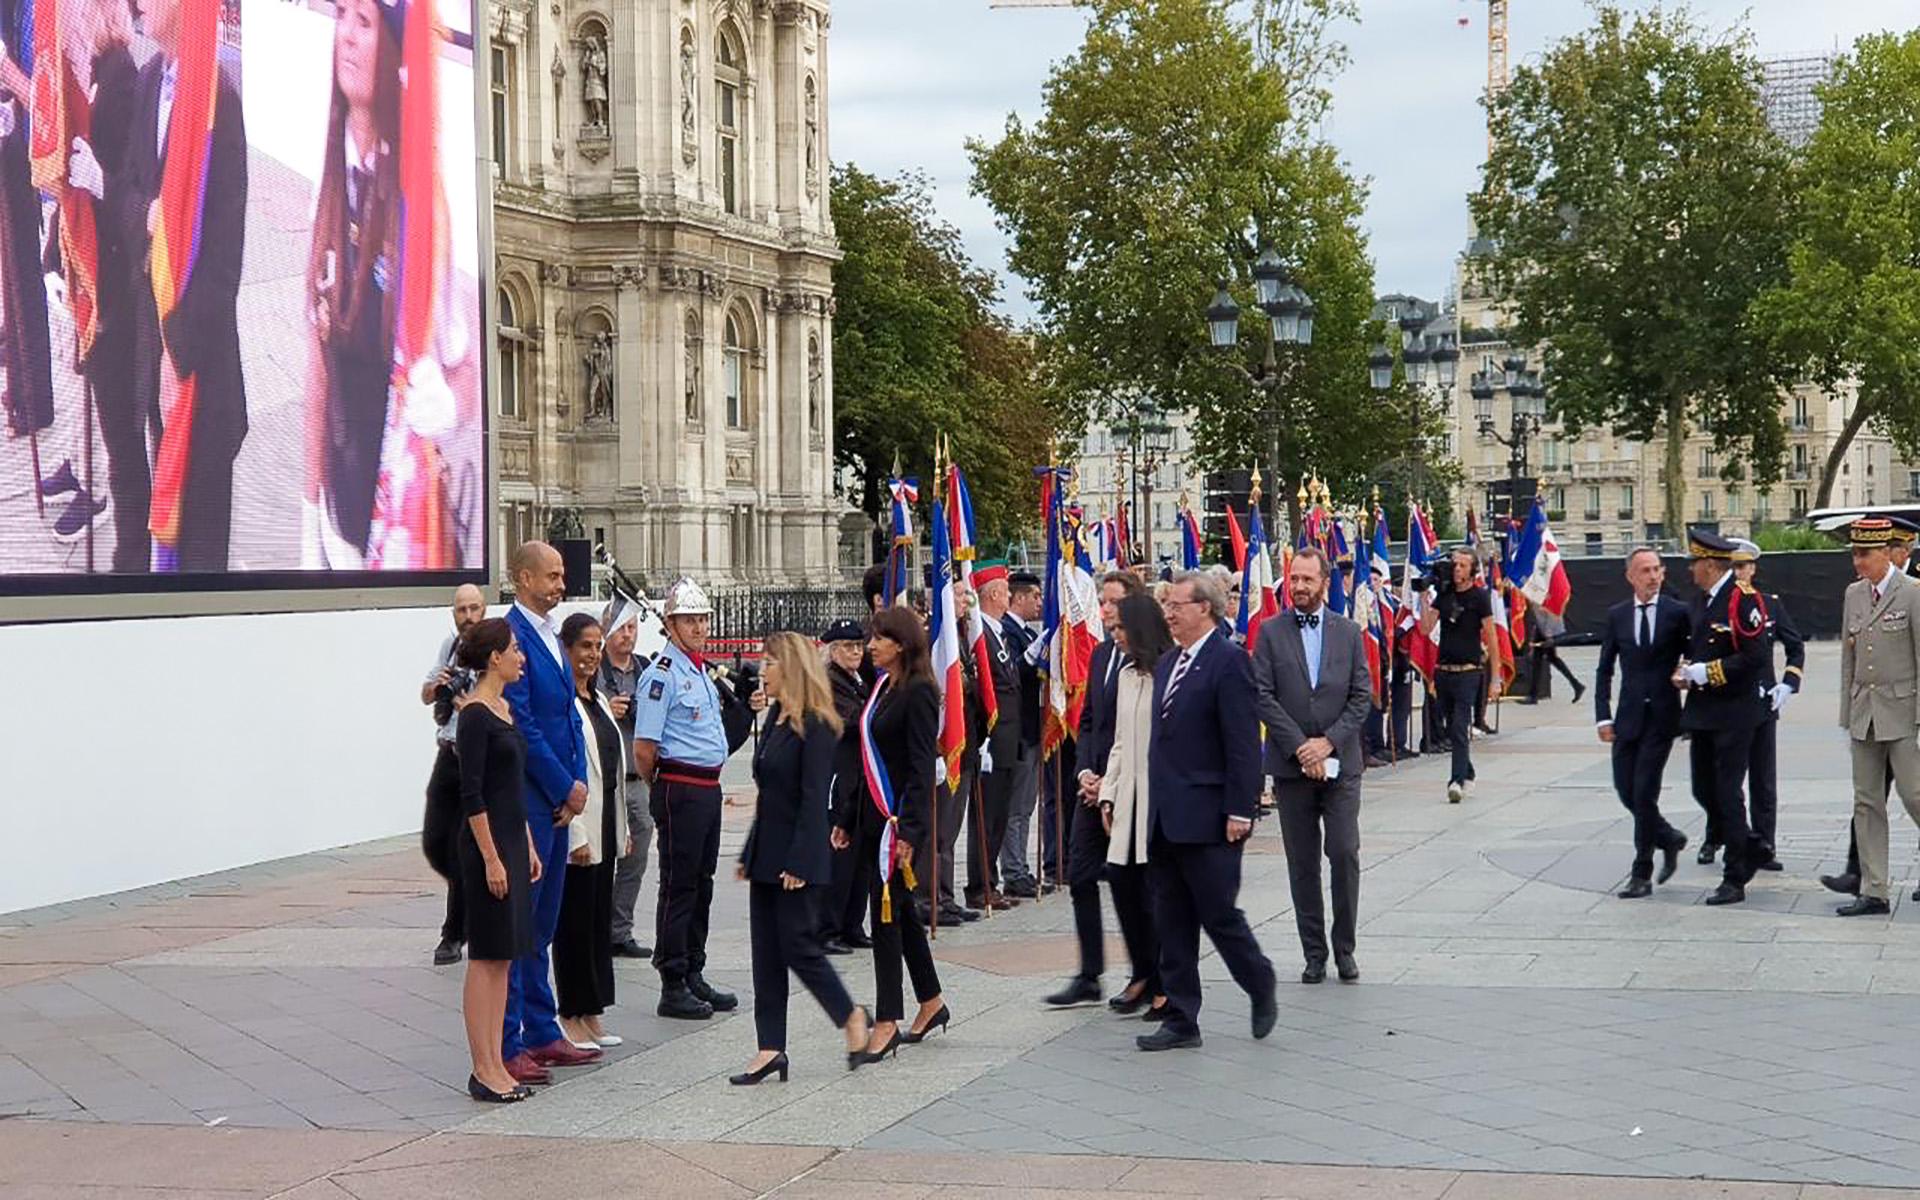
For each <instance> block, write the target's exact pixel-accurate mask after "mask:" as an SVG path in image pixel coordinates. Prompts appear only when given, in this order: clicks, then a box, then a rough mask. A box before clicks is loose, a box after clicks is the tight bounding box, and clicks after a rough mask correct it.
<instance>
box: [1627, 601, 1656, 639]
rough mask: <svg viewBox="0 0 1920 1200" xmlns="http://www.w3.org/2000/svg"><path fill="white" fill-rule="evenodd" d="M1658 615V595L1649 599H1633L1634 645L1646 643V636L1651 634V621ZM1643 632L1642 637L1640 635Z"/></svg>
mask: <svg viewBox="0 0 1920 1200" xmlns="http://www.w3.org/2000/svg"><path fill="white" fill-rule="evenodd" d="M1659 615H1660V597H1659V596H1658V595H1656V596H1654V598H1653V599H1651V600H1635V601H1634V602H1633V644H1634V645H1636V646H1644V645H1646V644H1647V642H1646V638H1649V637H1652V636H1653V623H1654V620H1655V619H1656V618H1658V617H1659ZM1643 633H1644V635H1645V636H1644V637H1643V636H1642V634H1643Z"/></svg>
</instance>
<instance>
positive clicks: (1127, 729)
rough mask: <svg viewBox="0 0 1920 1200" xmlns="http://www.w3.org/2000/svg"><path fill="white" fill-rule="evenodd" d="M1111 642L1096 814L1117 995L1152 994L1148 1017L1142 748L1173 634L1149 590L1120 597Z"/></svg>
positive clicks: (1152, 968) (1152, 971)
mask: <svg viewBox="0 0 1920 1200" xmlns="http://www.w3.org/2000/svg"><path fill="white" fill-rule="evenodd" d="M1113 640H1114V646H1115V647H1116V648H1117V649H1118V650H1119V651H1120V653H1121V654H1123V655H1125V656H1126V660H1125V661H1126V665H1125V666H1123V667H1121V669H1120V676H1119V678H1118V679H1117V680H1116V681H1115V683H1114V712H1113V749H1112V750H1110V751H1109V752H1108V754H1107V770H1106V774H1104V775H1102V776H1101V777H1100V817H1101V820H1102V821H1103V822H1104V823H1105V825H1106V827H1107V837H1108V842H1107V886H1108V887H1109V888H1111V889H1113V907H1114V911H1115V912H1116V913H1117V914H1118V915H1119V918H1120V936H1121V937H1122V938H1123V939H1125V941H1126V943H1127V958H1128V959H1129V960H1130V961H1131V962H1132V963H1133V979H1132V980H1131V981H1130V982H1129V983H1128V985H1127V990H1126V992H1123V993H1122V994H1123V995H1151V996H1152V997H1153V1005H1152V1007H1150V1008H1149V1009H1147V1011H1146V1013H1145V1019H1146V1020H1148V1021H1160V1020H1164V1019H1165V1017H1166V1015H1167V1007H1166V1006H1167V997H1166V994H1165V992H1164V991H1163V989H1162V988H1161V986H1160V939H1159V937H1158V936H1157V934H1156V933H1155V931H1154V924H1153V904H1152V896H1151V893H1150V892H1149V891H1148V887H1147V831H1148V829H1149V828H1150V826H1149V825H1148V823H1147V816H1148V812H1147V801H1148V797H1147V750H1148V747H1149V746H1150V745H1151V744H1152V742H1153V670H1154V668H1155V667H1156V666H1158V665H1159V662H1160V656H1161V655H1163V654H1165V653H1167V652H1168V651H1169V650H1171V649H1172V648H1173V634H1172V633H1171V632H1170V631H1169V630H1168V629H1167V618H1166V616H1165V615H1164V614H1163V613H1161V611H1160V605H1159V604H1158V603H1157V602H1156V601H1155V600H1154V599H1153V598H1152V597H1150V596H1146V595H1134V596H1127V597H1125V598H1124V599H1122V600H1121V601H1120V624H1119V625H1118V627H1116V628H1115V629H1114V631H1113Z"/></svg>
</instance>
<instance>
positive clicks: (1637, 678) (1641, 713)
mask: <svg viewBox="0 0 1920 1200" xmlns="http://www.w3.org/2000/svg"><path fill="white" fill-rule="evenodd" d="M1666 577H1667V569H1666V567H1665V566H1664V565H1663V564H1662V563H1661V561H1660V556H1659V555H1658V554H1656V553H1654V551H1653V550H1652V549H1651V548H1650V547H1646V546H1642V547H1640V548H1639V549H1637V550H1635V551H1634V552H1633V553H1631V554H1629V555H1627V583H1628V584H1629V585H1630V586H1631V587H1632V588H1633V596H1632V598H1631V599H1627V600H1622V601H1620V603H1618V604H1616V605H1614V606H1613V607H1612V608H1610V609H1608V610H1607V629H1606V633H1605V634H1604V635H1603V636H1602V639H1601V642H1600V671H1599V674H1598V676H1597V677H1596V678H1595V680H1594V688H1593V709H1594V720H1595V721H1596V722H1597V728H1598V729H1599V731H1600V740H1601V741H1603V742H1606V743H1607V744H1609V745H1610V746H1612V747H1613V789H1614V791H1616V792H1618V793H1619V794H1620V803H1621V804H1623V805H1625V806H1626V809H1627V811H1628V812H1630V813H1632V814H1633V871H1632V875H1631V877H1630V878H1629V879H1628V880H1627V886H1626V887H1625V888H1623V889H1622V890H1621V892H1620V898H1621V899H1622V900H1638V899H1640V898H1641V897H1643V896H1649V895H1652V894H1653V852H1654V851H1655V850H1659V851H1660V852H1661V854H1662V855H1663V856H1664V861H1662V862H1661V864H1660V882H1661V883H1665V882H1666V881H1667V880H1669V879H1671V878H1673V872H1674V869H1675V867H1676V865H1677V864H1678V862H1679V859H1680V852H1681V851H1682V850H1684V849H1686V847H1687V835H1686V834H1684V833H1681V832H1680V831H1679V830H1678V829H1675V828H1674V827H1673V826H1672V825H1671V824H1669V823H1668V822H1667V819H1666V818H1665V817H1663V816H1661V815H1660V779H1661V776H1662V775H1664V774H1665V772H1666V769H1667V756H1668V755H1669V754H1670V753H1672V751H1673V739H1674V738H1676V737H1678V736H1679V735H1680V694H1679V693H1678V692H1677V691H1675V690H1674V687H1673V670H1674V668H1675V667H1676V666H1678V665H1679V663H1680V656H1681V655H1683V654H1685V653H1686V651H1687V638H1688V635H1689V631H1690V629H1691V628H1692V621H1691V619H1690V617H1689V616H1688V613H1687V606H1686V605H1684V604H1682V603H1680V601H1678V600H1676V599H1674V598H1673V597H1672V596H1669V595H1667V594H1666V593H1665V592H1664V591H1662V590H1661V586H1660V585H1661V584H1662V583H1664V582H1665V581H1666ZM1616 663H1618V664H1619V666H1620V704H1619V706H1618V707H1615V706H1614V705H1613V669H1614V665H1615V664H1616Z"/></svg>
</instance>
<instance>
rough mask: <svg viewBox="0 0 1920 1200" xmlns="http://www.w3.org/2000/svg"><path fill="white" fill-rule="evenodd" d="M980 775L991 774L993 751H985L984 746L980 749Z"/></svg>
mask: <svg viewBox="0 0 1920 1200" xmlns="http://www.w3.org/2000/svg"><path fill="white" fill-rule="evenodd" d="M980 773H981V774H982V775H991V774H993V751H991V750H989V749H987V748H986V747H985V746H982V747H980Z"/></svg>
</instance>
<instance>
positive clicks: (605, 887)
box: [553, 613, 629, 1050]
mask: <svg viewBox="0 0 1920 1200" xmlns="http://www.w3.org/2000/svg"><path fill="white" fill-rule="evenodd" d="M604 641H605V639H604V638H603V637H602V635H601V632H600V622H598V621H596V620H594V619H593V618H592V617H591V616H588V615H587V614H586V613H574V614H573V615H572V616H570V617H568V618H567V619H566V620H565V621H564V622H562V623H561V626H560V646H561V648H562V649H564V650H565V651H566V652H567V661H568V663H569V664H570V665H571V666H572V667H573V687H574V697H573V706H574V707H575V708H576V709H578V710H579V712H580V727H581V728H582V729H583V730H585V731H586V732H587V733H588V734H589V735H590V736H588V738H587V739H586V745H587V780H586V783H587V806H586V807H585V808H584V809H581V810H580V813H579V814H578V815H577V816H575V817H574V819H573V820H572V821H569V822H568V823H567V874H566V878H565V881H564V882H563V884H562V886H561V893H560V924H559V925H558V926H557V927H556V929H555V932H554V935H553V982H554V992H555V999H556V1001H557V1006H556V1011H557V1012H558V1014H559V1017H560V1032H561V1033H563V1034H565V1035H566V1038H567V1040H568V1041H570V1042H572V1043H573V1044H574V1045H575V1046H578V1047H579V1048H580V1049H582V1050H598V1049H600V1048H601V1047H603V1046H618V1045H619V1044H620V1042H621V1040H622V1039H620V1038H617V1037H615V1036H614V1035H612V1034H610V1033H608V1032H607V1031H606V1029H605V1027H603V1026H602V1025H601V1024H600V1017H601V1015H602V1014H604V1013H605V1012H606V1011H607V1009H609V1008H611V1007H613V872H614V863H615V861H617V860H618V859H619V858H621V857H622V856H623V851H624V850H625V848H626V847H627V846H628V843H629V839H628V836H627V805H626V801H625V797H624V796H623V795H622V792H621V789H622V788H623V787H624V786H625V784H626V778H627V771H628V769H629V768H628V765H627V754H628V749H627V746H628V743H627V739H626V736H625V735H624V734H622V733H621V731H620V723H619V721H618V720H617V719H615V717H614V715H613V709H612V708H611V707H610V706H609V705H608V704H607V700H606V697H604V696H602V695H600V693H599V692H597V691H595V690H594V686H593V684H594V681H595V680H596V679H597V678H599V675H600V655H601V651H602V648H603V644H604Z"/></svg>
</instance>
